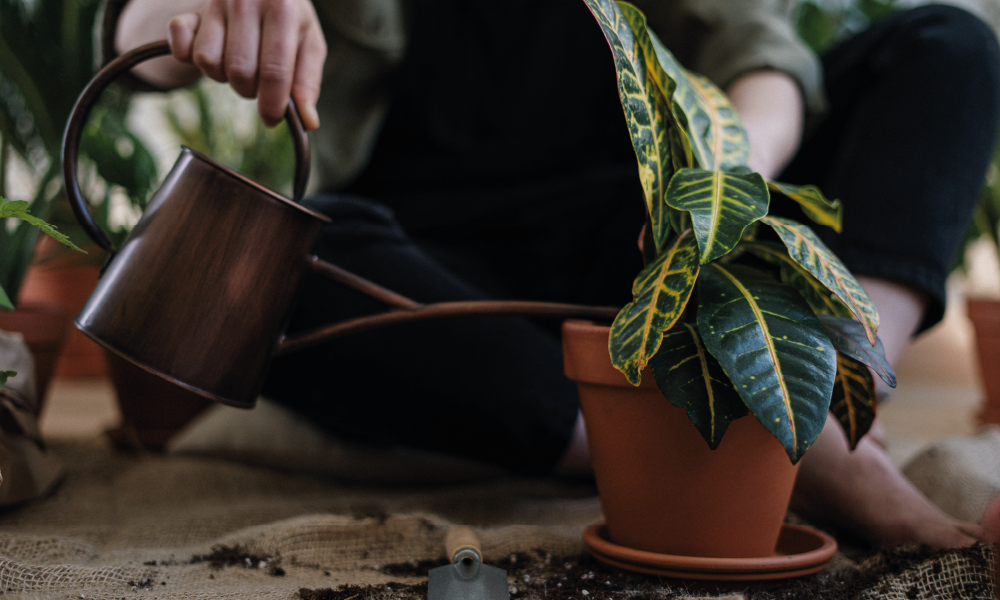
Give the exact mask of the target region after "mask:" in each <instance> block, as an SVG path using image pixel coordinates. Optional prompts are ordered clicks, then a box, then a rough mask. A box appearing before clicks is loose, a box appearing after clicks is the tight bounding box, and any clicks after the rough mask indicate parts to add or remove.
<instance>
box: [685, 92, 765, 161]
mask: <svg viewBox="0 0 1000 600" xmlns="http://www.w3.org/2000/svg"><path fill="white" fill-rule="evenodd" d="M689 78H690V82H691V88H692V89H693V91H694V93H695V95H696V96H697V97H698V98H700V99H701V102H702V103H703V105H704V106H705V108H706V110H707V111H708V115H709V122H710V127H711V129H710V132H709V134H708V135H706V136H704V138H702V139H705V140H706V141H707V142H708V143H709V144H710V145H709V155H710V156H711V157H712V162H713V163H714V165H713V166H711V167H705V168H707V169H714V170H716V171H730V170H732V169H734V168H736V167H745V166H746V165H747V161H749V160H750V140H749V138H748V137H747V132H746V130H745V129H744V128H743V122H742V121H740V116H739V113H737V112H736V109H735V108H733V106H732V104H730V103H729V99H728V98H727V97H726V95H725V94H724V93H723V92H722V90H720V89H719V88H718V87H717V86H716V85H715V84H714V83H712V82H711V81H709V80H708V79H706V78H705V77H702V76H701V75H696V74H694V73H689Z"/></svg>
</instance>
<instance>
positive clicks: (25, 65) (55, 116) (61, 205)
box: [0, 0, 156, 298]
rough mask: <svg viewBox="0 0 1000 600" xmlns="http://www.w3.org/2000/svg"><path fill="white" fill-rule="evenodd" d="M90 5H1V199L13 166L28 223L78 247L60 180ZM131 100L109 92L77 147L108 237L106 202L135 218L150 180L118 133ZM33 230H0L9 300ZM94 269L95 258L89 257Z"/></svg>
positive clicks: (0, 268)
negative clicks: (25, 184) (46, 225)
mask: <svg viewBox="0 0 1000 600" xmlns="http://www.w3.org/2000/svg"><path fill="white" fill-rule="evenodd" d="M98 5H99V2H98V1H97V0H34V1H29V0H0V195H8V194H9V192H10V190H9V185H8V184H9V182H10V173H11V171H12V169H14V168H15V165H16V166H17V167H19V168H20V169H21V170H23V171H25V172H26V173H27V174H28V176H29V178H30V179H31V182H32V184H33V185H32V186H31V187H32V188H33V189H34V192H33V193H30V194H29V196H28V197H25V198H17V199H16V200H18V201H24V202H27V203H28V214H30V215H31V216H32V217H35V218H38V219H42V220H44V221H51V222H52V223H53V224H55V225H57V226H58V227H59V228H60V229H61V230H62V231H63V232H64V233H66V234H68V235H70V236H71V237H73V238H75V239H78V240H83V239H84V238H83V237H82V234H79V233H77V232H78V231H79V230H78V229H76V224H75V220H74V219H73V218H72V217H71V215H70V211H69V208H68V204H67V203H66V202H65V198H64V194H63V190H62V179H61V176H60V163H59V150H60V145H61V142H62V130H63V127H64V126H65V123H66V120H67V118H68V117H69V114H70V111H71V110H72V107H73V103H74V102H75V100H76V97H77V95H78V94H79V93H80V91H81V90H82V89H83V87H84V86H85V85H86V84H87V82H89V81H90V78H91V77H92V75H93V73H94V71H95V68H94V67H95V57H94V52H93V30H94V22H95V18H96V16H97V12H98ZM130 101H131V97H130V95H129V94H128V93H126V92H125V91H124V90H123V89H121V88H117V87H116V88H114V89H111V90H109V92H108V93H107V94H105V95H104V97H103V98H102V99H101V102H100V103H99V104H98V106H97V107H95V110H94V113H93V117H92V118H91V120H90V121H89V123H88V125H87V127H86V129H85V131H84V135H83V138H82V141H81V154H82V160H81V173H82V176H83V177H82V182H83V186H84V188H85V189H86V190H87V191H88V192H89V194H88V195H89V196H90V198H91V202H92V204H93V209H94V212H95V216H96V217H97V218H98V220H99V221H100V222H102V223H104V224H105V225H106V227H107V228H108V229H109V231H110V232H111V233H112V235H115V234H116V233H117V234H118V236H121V235H124V232H123V231H121V230H120V228H119V230H118V231H117V232H116V231H115V228H114V227H112V226H110V223H112V221H113V220H112V219H111V218H110V212H111V209H112V206H113V202H112V200H113V199H114V198H116V197H117V198H124V199H125V201H126V202H127V203H129V204H131V205H133V206H134V207H136V209H137V210H139V209H141V208H142V207H143V206H145V203H146V201H147V200H148V198H149V195H150V191H151V190H152V186H153V184H154V182H155V179H156V167H155V162H154V161H153V159H152V156H151V155H150V153H149V152H148V150H147V149H146V148H145V145H144V144H143V143H142V141H141V140H140V139H139V138H138V137H137V136H136V135H135V134H134V133H133V132H131V131H130V130H129V129H128V127H126V125H125V115H126V114H127V110H128V107H129V104H130ZM38 233H39V230H38V229H37V228H35V227H33V226H31V225H30V224H29V223H28V222H26V221H21V220H7V221H5V226H4V227H0V286H2V287H3V288H4V289H6V290H7V291H8V293H9V294H10V296H11V297H13V298H16V295H17V291H18V290H19V288H20V285H21V282H22V281H23V279H24V275H25V272H26V271H27V268H28V265H29V264H30V263H31V260H32V256H33V253H34V250H35V241H36V238H37V236H38ZM92 255H93V256H94V257H95V258H94V260H99V256H100V253H99V252H93V253H92Z"/></svg>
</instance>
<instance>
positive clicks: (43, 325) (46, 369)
mask: <svg viewBox="0 0 1000 600" xmlns="http://www.w3.org/2000/svg"><path fill="white" fill-rule="evenodd" d="M28 209H29V204H28V202H26V201H24V200H20V201H16V202H11V201H9V200H7V199H6V198H4V197H3V196H0V219H17V220H19V221H21V222H22V223H24V224H25V225H26V226H32V227H36V228H38V230H40V231H42V232H44V233H46V234H47V235H49V236H50V237H51V238H52V239H54V240H56V241H58V242H59V243H61V244H64V245H65V246H67V247H69V248H72V249H74V250H77V251H79V252H84V251H83V250H81V249H80V248H78V247H77V246H76V245H75V244H74V243H73V242H71V241H70V239H69V238H68V237H66V236H65V235H63V234H61V233H59V232H58V231H56V229H55V227H53V226H52V225H49V224H48V223H46V222H45V221H43V220H41V219H39V218H38V217H35V216H33V215H32V214H30V213H29V212H28ZM0 308H3V309H7V310H14V304H13V303H12V302H11V301H10V297H9V296H8V295H7V292H6V291H5V290H4V289H3V287H2V286H0ZM28 314H29V319H28V323H27V324H28V325H29V328H28V333H26V334H25V342H26V343H28V345H29V348H31V350H32V354H33V355H35V373H34V376H35V382H36V386H37V387H36V389H37V391H38V399H39V404H38V411H39V412H41V399H42V398H43V397H44V394H45V387H46V385H47V382H48V379H49V376H50V375H51V372H52V367H53V366H54V365H55V358H56V355H57V354H58V349H59V348H60V347H61V343H62V339H63V338H64V337H65V335H66V327H67V325H68V322H67V319H66V318H65V316H64V315H62V314H61V313H58V314H57V316H58V317H59V318H58V319H56V320H49V319H48V318H47V317H48V313H46V312H44V311H42V312H41V313H40V314H41V317H40V318H37V319H35V320H31V319H30V316H32V315H35V314H38V313H28ZM6 325H7V321H6V320H5V319H3V315H2V314H0V327H3V326H6ZM39 359H41V360H39ZM0 371H2V377H0V379H2V380H3V381H2V382H0V385H2V384H3V383H4V382H6V377H7V376H8V375H10V376H13V375H16V374H17V373H14V372H12V371H7V370H5V369H4V367H3V366H2V365H0Z"/></svg>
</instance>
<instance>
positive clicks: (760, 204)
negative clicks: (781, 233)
mask: <svg viewBox="0 0 1000 600" xmlns="http://www.w3.org/2000/svg"><path fill="white" fill-rule="evenodd" d="M666 199H667V204H668V205H670V207H672V208H676V209H678V210H685V211H688V212H690V213H691V222H692V226H693V227H694V232H695V236H696V237H697V238H698V246H699V248H700V250H701V264H703V265H704V264H708V263H709V262H711V261H713V260H715V259H717V258H719V257H721V256H724V255H725V254H727V253H728V252H729V251H730V250H732V249H733V248H735V247H736V244H738V243H739V242H740V237H741V236H742V235H743V230H744V229H746V228H747V226H748V225H750V224H751V223H753V222H754V221H756V220H758V219H760V218H761V217H763V216H765V215H766V214H767V207H768V203H769V196H768V192H767V183H766V182H765V181H764V178H763V177H761V176H760V175H759V174H757V173H726V172H722V171H705V170H702V169H681V170H680V171H678V172H677V173H676V174H674V177H673V179H671V180H670V185H669V186H668V187H667V198H666Z"/></svg>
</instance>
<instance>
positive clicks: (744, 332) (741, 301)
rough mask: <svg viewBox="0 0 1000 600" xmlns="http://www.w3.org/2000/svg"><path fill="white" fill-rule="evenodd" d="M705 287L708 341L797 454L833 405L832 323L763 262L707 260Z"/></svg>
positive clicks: (701, 319) (701, 326)
mask: <svg viewBox="0 0 1000 600" xmlns="http://www.w3.org/2000/svg"><path fill="white" fill-rule="evenodd" d="M698 289H699V291H698V304H699V306H698V331H699V333H701V337H702V339H703V340H704V342H705V347H706V348H708V351H709V352H710V353H711V354H712V356H714V357H715V358H716V359H718V361H719V364H721V365H722V369H723V370H724V371H725V373H726V375H727V376H728V377H729V379H730V380H731V381H732V382H733V384H734V385H735V387H736V391H737V392H739V394H740V397H741V398H742V399H743V403H744V404H746V406H747V408H749V409H750V412H751V413H753V414H754V416H756V417H757V420H759V421H760V422H761V424H762V425H763V426H764V427H765V428H766V429H767V430H768V431H770V432H771V433H772V434H774V436H775V437H776V438H778V440H779V441H780V442H781V444H782V445H783V446H784V447H785V452H787V453H788V456H789V458H790V459H791V460H792V462H793V463H795V462H798V460H799V458H801V456H802V454H803V453H804V452H805V451H806V449H807V448H809V446H810V445H812V443H813V441H814V440H815V439H816V436H818V435H819V433H820V431H821V430H822V429H823V424H824V423H825V422H826V416H827V410H828V409H829V407H830V397H831V393H832V391H833V380H834V377H835V376H836V372H837V356H836V351H835V350H834V349H833V346H832V345H831V344H830V340H829V339H828V338H827V336H826V331H825V329H824V328H823V326H822V325H821V324H820V322H819V320H818V319H817V318H816V315H815V314H813V312H812V310H811V309H810V308H809V306H808V305H807V304H806V303H805V301H804V300H803V299H802V297H801V296H800V295H799V294H798V292H796V291H795V290H794V289H792V288H790V287H788V286H787V285H784V284H782V283H781V282H779V281H777V280H776V279H774V278H772V277H770V276H768V275H767V274H766V273H763V272H761V271H758V270H756V269H752V268H749V267H745V266H740V265H725V266H723V265H719V264H718V263H713V264H710V265H707V266H706V267H705V268H703V269H702V272H701V274H700V275H699V279H698Z"/></svg>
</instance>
